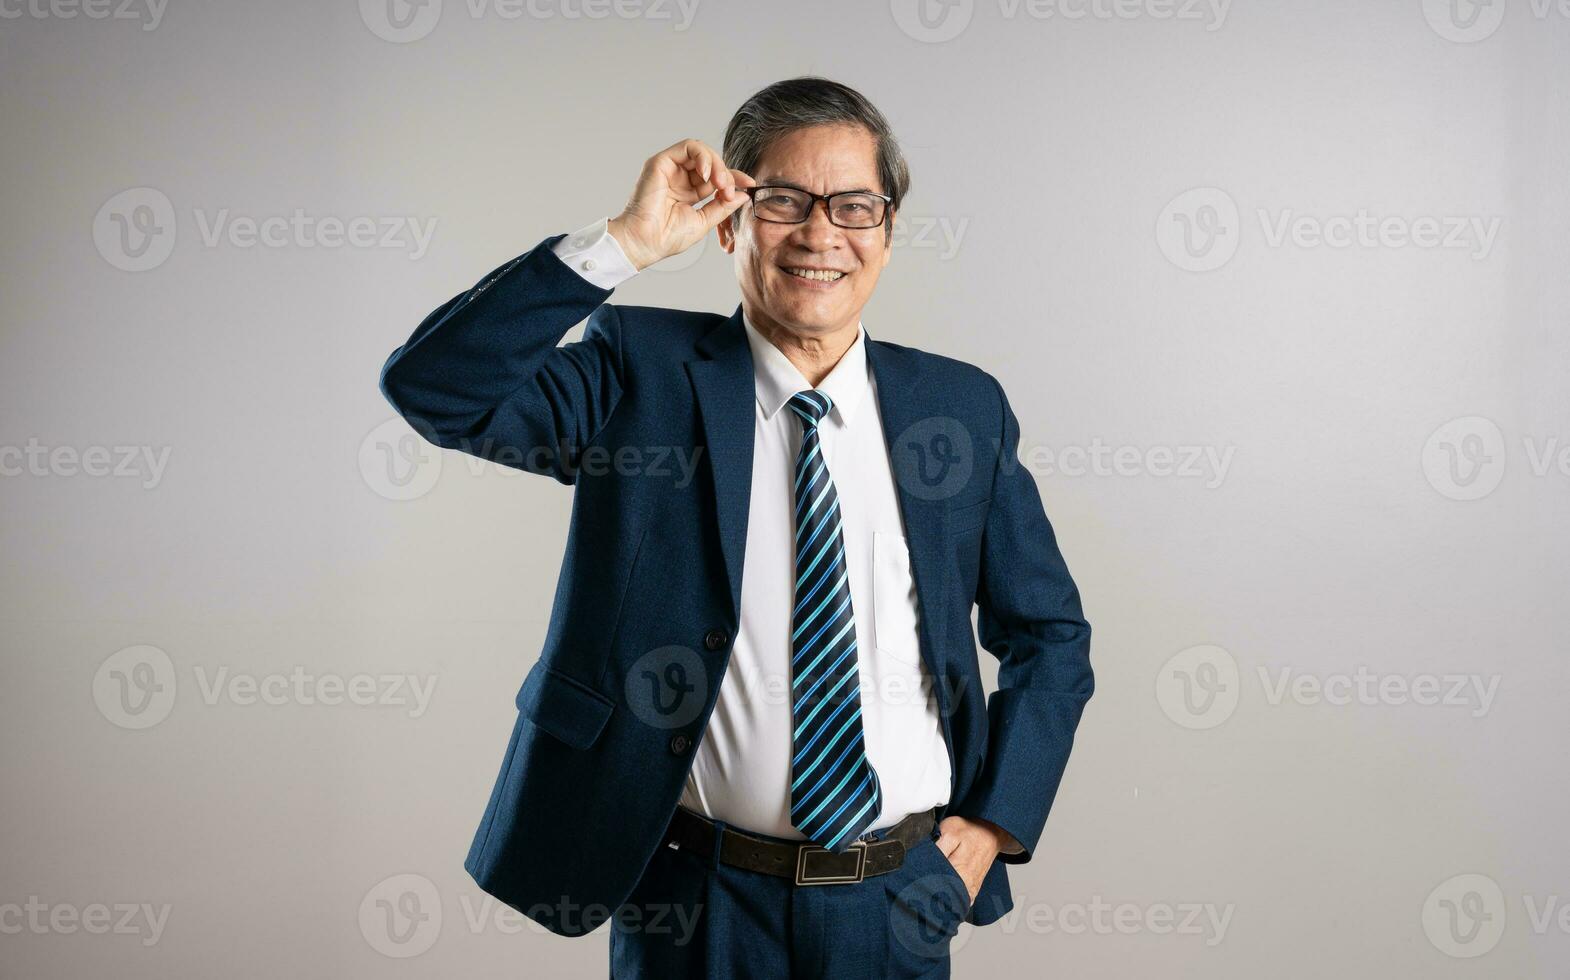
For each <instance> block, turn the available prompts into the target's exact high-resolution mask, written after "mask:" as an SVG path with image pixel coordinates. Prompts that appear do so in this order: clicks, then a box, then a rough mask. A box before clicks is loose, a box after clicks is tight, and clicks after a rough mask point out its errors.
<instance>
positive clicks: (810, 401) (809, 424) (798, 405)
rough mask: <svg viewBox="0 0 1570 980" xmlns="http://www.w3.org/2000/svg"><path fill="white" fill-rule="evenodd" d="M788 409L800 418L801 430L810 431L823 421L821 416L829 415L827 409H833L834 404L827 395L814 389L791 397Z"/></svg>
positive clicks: (799, 392)
mask: <svg viewBox="0 0 1570 980" xmlns="http://www.w3.org/2000/svg"><path fill="white" fill-rule="evenodd" d="M790 407H791V411H793V412H795V413H796V414H797V415H799V416H801V425H802V428H803V429H812V428H816V427H817V424H818V423H819V422H821V421H823V416H825V415H827V414H829V409H831V408H833V407H834V402H833V400H832V399H830V398H829V396H828V395H827V394H825V393H823V392H821V391H819V390H818V389H816V388H810V389H808V390H807V391H798V392H796V393H795V394H794V395H791V396H790Z"/></svg>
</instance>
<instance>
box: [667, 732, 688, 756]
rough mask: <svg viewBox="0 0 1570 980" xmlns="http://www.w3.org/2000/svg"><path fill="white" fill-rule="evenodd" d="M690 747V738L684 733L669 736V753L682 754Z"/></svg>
mask: <svg viewBox="0 0 1570 980" xmlns="http://www.w3.org/2000/svg"><path fill="white" fill-rule="evenodd" d="M690 748H692V739H690V738H688V737H687V736H685V735H672V736H671V754H672V755H682V754H683V753H685V752H686V751H687V750H688V749H690Z"/></svg>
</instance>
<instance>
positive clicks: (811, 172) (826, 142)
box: [752, 125, 883, 194]
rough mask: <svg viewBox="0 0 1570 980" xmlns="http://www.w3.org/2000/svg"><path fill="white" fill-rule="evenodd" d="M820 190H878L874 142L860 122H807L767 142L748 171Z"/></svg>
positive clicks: (764, 178) (763, 179)
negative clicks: (751, 170) (821, 123)
mask: <svg viewBox="0 0 1570 980" xmlns="http://www.w3.org/2000/svg"><path fill="white" fill-rule="evenodd" d="M752 176H753V177H754V178H755V179H757V180H758V181H760V182H763V183H767V182H769V181H779V182H781V183H787V184H795V185H798V186H801V187H804V188H806V189H807V190H810V191H816V192H818V193H820V194H822V193H829V192H831V191H838V190H847V189H852V188H866V189H868V190H877V191H881V190H882V189H883V188H882V183H881V181H879V180H878V144H877V141H876V140H875V139H874V138H873V136H872V134H871V133H870V132H868V131H867V129H866V128H865V127H862V126H852V125H834V126H808V127H805V128H802V129H797V130H792V131H791V132H789V133H786V134H785V135H784V136H781V137H780V138H779V139H777V140H775V141H774V142H773V143H771V144H769V147H768V149H766V150H764V151H763V157H762V159H760V160H759V161H758V166H757V168H756V172H755V173H754V174H753V175H752Z"/></svg>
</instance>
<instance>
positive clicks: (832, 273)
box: [782, 266, 845, 283]
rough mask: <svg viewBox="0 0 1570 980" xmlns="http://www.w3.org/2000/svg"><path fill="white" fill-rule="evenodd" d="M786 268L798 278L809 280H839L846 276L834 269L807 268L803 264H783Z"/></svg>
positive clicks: (825, 281)
mask: <svg viewBox="0 0 1570 980" xmlns="http://www.w3.org/2000/svg"><path fill="white" fill-rule="evenodd" d="M782 268H784V270H785V271H786V272H787V273H789V274H790V275H792V276H794V277H795V278H797V279H805V280H807V281H808V282H824V283H828V282H839V281H840V280H841V279H843V278H845V273H843V272H839V271H836V270H834V269H807V268H804V267H801V266H782Z"/></svg>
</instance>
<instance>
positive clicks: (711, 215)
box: [382, 78, 1092, 978]
mask: <svg viewBox="0 0 1570 980" xmlns="http://www.w3.org/2000/svg"><path fill="white" fill-rule="evenodd" d="M908 186H909V175H908V172H907V168H906V164H905V161H904V159H903V157H902V155H901V153H900V150H899V146H898V143H897V142H896V140H895V138H894V136H893V134H892V132H891V131H890V128H889V125H888V123H887V121H886V120H885V119H884V117H883V115H882V114H881V113H880V112H879V111H878V110H877V109H876V108H875V107H874V106H873V105H872V104H871V103H870V102H869V101H867V99H866V98H864V97H863V96H862V95H860V94H859V93H857V92H856V91H854V90H852V89H850V88H847V87H846V86H844V85H840V84H838V83H835V82H831V81H828V80H825V79H821V78H797V79H791V80H788V81H783V82H779V83H776V84H774V85H771V86H769V87H768V88H765V89H763V90H762V91H760V92H758V93H757V94H755V95H753V96H752V97H751V98H749V99H748V100H747V101H746V103H745V104H744V105H743V106H742V107H741V108H740V109H739V110H737V112H736V114H735V116H734V117H733V118H732V119H731V121H730V125H729V127H728V128H727V130H726V133H725V141H724V152H723V155H722V154H720V153H716V152H715V151H714V150H713V149H711V148H710V147H708V146H706V145H705V144H703V143H701V142H699V141H697V140H690V139H689V140H682V141H681V142H679V143H676V144H675V145H673V146H670V147H669V148H667V149H665V150H662V151H660V152H659V153H657V154H655V155H654V156H653V157H651V158H650V159H649V160H648V161H647V162H646V163H645V164H644V166H643V171H642V173H641V175H640V176H639V178H638V181H637V184H636V187H635V189H634V190H633V193H632V197H631V200H630V201H629V202H628V204H627V206H626V208H625V209H624V210H623V211H622V212H621V213H620V214H618V215H617V216H616V217H614V218H611V219H609V220H608V221H603V220H602V221H599V222H596V223H595V224H593V225H591V226H589V227H588V228H585V229H583V230H581V231H579V232H577V233H575V234H572V235H558V236H555V237H552V238H548V239H546V240H545V241H544V242H542V243H540V244H539V245H537V246H535V247H534V248H533V249H531V250H529V251H528V252H526V253H524V254H523V255H522V256H520V257H518V258H516V259H513V260H512V261H510V262H508V263H507V264H506V265H504V266H502V267H501V268H499V269H497V270H496V271H494V272H492V273H491V274H490V275H488V276H486V277H485V278H484V279H483V280H481V281H480V282H479V283H478V284H477V285H476V286H474V288H472V289H470V290H468V291H467V292H464V293H462V294H461V295H459V296H457V297H455V298H454V299H452V300H451V301H449V302H448V303H446V304H444V305H443V306H441V307H440V308H438V309H437V310H436V311H435V312H434V313H432V314H431V315H430V316H429V317H427V318H426V319H425V321H424V322H423V323H421V324H420V326H419V327H418V329H416V330H415V331H414V334H413V336H411V337H410V338H409V340H408V342H407V343H405V344H404V345H403V346H401V347H399V348H398V349H397V350H396V351H394V352H393V354H392V356H391V357H390V358H389V359H388V360H387V363H386V365H385V367H384V368H383V372H382V390H383V392H384V393H385V394H386V396H387V398H388V399H389V400H390V401H391V402H392V404H393V405H394V406H395V407H396V408H397V409H398V411H399V412H400V414H402V415H403V417H404V418H406V419H407V420H408V421H409V422H410V424H411V425H413V426H414V428H415V429H416V430H417V431H419V432H420V433H421V434H422V435H423V436H424V437H425V438H427V439H429V440H430V441H432V442H433V443H435V444H436V445H439V446H442V447H444V448H448V449H456V450H460V451H463V452H467V453H472V454H474V455H477V456H481V457H484V458H487V459H491V460H495V461H498V462H501V463H504V464H507V465H511V466H516V467H519V468H522V469H527V470H530V471H533V472H537V473H542V474H547V475H551V476H554V477H555V478H556V479H558V480H560V481H561V482H563V483H567V484H571V485H574V487H575V491H574V492H575V501H574V508H573V514H572V525H571V533H570V536H569V539H568V544H567V553H566V556H565V558H564V560H563V563H562V568H561V574H560V579H559V582H558V585H557V589H556V595H555V600H554V606H553V609H552V617H551V623H550V628H549V631H548V632H547V634H546V636H545V639H544V644H543V648H542V650H541V652H540V657H539V661H538V662H537V663H536V664H535V665H534V666H533V668H532V669H531V670H530V671H529V673H528V676H527V678H526V679H525V680H524V682H523V685H522V688H521V690H520V691H519V693H518V698H517V705H518V709H519V717H518V720H517V723H516V725H515V727H514V729H513V732H512V737H511V740H510V742H509V744H508V746H507V751H506V756H505V759H504V760H503V763H502V770H501V776H500V778H499V779H498V780H497V782H496V786H495V789H494V791H493V792H492V795H491V799H490V803H489V805H488V806H487V808H486V810H485V814H484V817H483V818H482V820H481V823H480V827H479V831H478V833H477V834H476V836H475V839H474V842H473V845H472V847H471V849H470V852H469V857H468V861H467V864H466V867H467V868H468V870H469V871H470V873H471V874H473V875H474V877H475V879H476V880H477V881H478V882H479V884H480V885H481V887H483V888H484V889H485V890H486V891H488V892H490V893H491V894H493V895H495V896H497V897H498V898H500V899H501V900H503V901H505V902H507V903H508V904H510V905H512V906H513V907H515V908H517V909H519V910H520V911H522V912H523V913H524V914H526V915H528V916H530V917H531V918H533V919H535V920H536V921H538V922H540V923H542V924H544V925H545V926H546V927H548V928H550V929H551V930H553V931H555V932H558V933H561V934H564V935H580V934H583V933H586V932H588V931H590V930H592V929H594V928H596V927H597V926H599V925H600V924H602V923H604V922H605V921H607V920H609V921H612V934H611V966H612V973H613V974H614V975H616V976H628V977H642V976H648V977H662V978H669V977H686V976H724V977H734V976H747V977H790V976H796V977H819V976H829V977H835V978H843V977H857V976H868V977H883V976H946V975H947V974H948V951H949V942H950V939H951V938H952V936H953V934H954V931H955V930H956V929H957V928H958V926H959V924H960V923H961V922H962V921H970V922H972V923H974V924H977V925H984V924H986V923H989V922H992V921H994V920H996V919H997V918H999V917H1000V916H1002V915H1003V914H1004V913H1006V912H1007V911H1008V910H1009V909H1010V908H1011V907H1012V900H1011V898H1010V893H1009V887H1008V880H1007V876H1006V873H1005V866H1006V865H1007V864H1010V863H1023V862H1026V861H1029V860H1030V857H1031V853H1032V851H1033V850H1034V848H1035V846H1036V844H1037V841H1038V839H1039V837H1040V835H1041V832H1042V829H1043V826H1044V824H1045V821H1046V818H1047V812H1048V810H1049V809H1050V807H1051V805H1052V801H1053V798H1054V796H1055V794H1056V792H1057V788H1058V784H1059V781H1060V779H1061V778H1062V775H1063V771H1064V766H1065V764H1066V763H1067V760H1068V755H1069V750H1070V748H1071V746H1072V744H1073V736H1074V731H1075V728H1076V727H1077V726H1078V724H1079V719H1080V715H1081V712H1082V710H1083V708H1084V705H1085V703H1086V701H1087V700H1088V699H1089V697H1090V695H1091V691H1092V676H1091V669H1090V664H1089V645H1090V627H1089V625H1088V624H1087V623H1086V621H1085V619H1084V616H1083V614H1082V612H1081V606H1080V600H1079V595H1078V592H1077V590H1076V588H1075V586H1074V583H1073V581H1072V579H1071V578H1070V576H1069V573H1068V569H1067V568H1066V567H1065V564H1064V561H1063V558H1062V556H1061V554H1060V553H1059V550H1058V547H1057V544H1056V541H1055V538H1054V535H1053V532H1052V528H1051V526H1050V524H1049V523H1048V521H1047V517H1046V515H1045V513H1044V512H1043V510H1042V506H1041V500H1040V497H1039V495H1038V493H1037V490H1036V486H1035V484H1034V482H1033V481H1032V479H1031V477H1030V475H1029V474H1028V473H1027V472H1026V471H1025V470H1024V469H1023V468H1022V467H1020V466H1019V465H1018V463H1017V459H1016V450H1017V446H1018V441H1019V426H1018V423H1017V422H1016V420H1015V417H1014V414H1013V412H1012V411H1011V410H1010V408H1009V403H1008V400H1007V399H1006V398H1005V397H1004V394H1003V391H1002V389H1001V388H1000V386H999V385H998V383H997V381H996V380H994V379H993V378H992V377H991V376H990V375H989V374H987V373H986V372H984V371H982V370H980V369H978V368H976V367H972V366H970V365H968V364H965V363H962V362H960V361H956V360H952V359H949V358H946V357H940V356H937V355H934V354H927V353H923V352H921V351H918V350H914V349H912V348H908V347H902V346H899V345H897V344H894V343H890V342H889V341H887V340H874V339H873V338H872V336H871V334H870V333H869V332H868V331H867V330H866V328H865V327H864V325H863V324H862V321H861V313H862V309H863V308H864V307H865V306H866V304H867V301H868V300H869V299H871V297H872V294H873V291H874V289H875V288H876V287H877V283H878V277H879V275H880V273H881V272H882V270H883V268H884V267H885V266H886V265H888V262H889V258H890V256H891V254H892V253H891V244H892V233H893V222H894V217H895V214H896V212H897V211H898V209H899V207H900V204H901V202H902V201H903V199H904V197H905V195H906V192H907V189H908ZM711 229H712V230H715V231H716V232H717V234H718V237H719V242H720V245H721V247H722V248H724V250H725V251H726V253H727V254H729V255H730V256H731V257H732V260H733V264H734V267H735V272H736V282H737V285H738V287H739V290H740V295H741V302H740V305H739V306H738V308H737V310H736V311H735V312H734V313H733V314H731V315H730V316H728V317H724V316H719V315H716V314H710V313H693V312H687V311H682V310H669V309H656V308H649V307H631V306H626V307H619V306H613V305H609V304H608V303H607V302H606V301H607V300H608V299H609V297H610V295H611V291H612V290H613V289H614V288H615V287H616V286H617V285H619V284H620V283H622V282H625V281H626V280H628V279H630V278H631V277H633V276H634V275H636V274H637V272H638V271H639V270H641V269H645V268H647V267H648V266H650V265H652V264H654V263H655V262H658V261H660V260H661V259H664V258H667V257H669V256H672V255H676V254H678V253H680V252H682V251H684V250H686V249H688V248H690V247H692V246H693V245H695V244H697V243H698V242H699V241H701V240H702V239H703V238H704V236H706V235H707V234H708V233H709V232H710V230H711ZM585 318H587V319H588V325H587V328H586V331H585V333H584V335H583V339H581V340H579V341H576V342H573V343H568V344H565V345H560V346H558V342H559V341H560V339H561V338H562V336H563V335H564V334H565V333H566V332H567V331H568V330H569V329H571V328H572V327H573V326H574V325H575V324H577V323H579V322H580V321H582V320H584V319H585ZM896 329H897V328H896ZM678 461H684V462H685V463H687V464H690V465H678ZM973 607H979V620H978V622H979V636H980V643H981V646H982V647H984V648H985V649H986V650H988V651H989V652H990V653H992V654H993V655H994V656H996V657H997V658H998V660H999V670H998V690H997V691H996V692H994V693H993V694H992V695H991V696H990V697H988V696H987V695H986V693H985V691H984V690H983V689H982V683H981V675H980V669H979V665H978V662H977V655H976V635H975V633H973V632H972V629H971V612H972V609H973Z"/></svg>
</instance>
